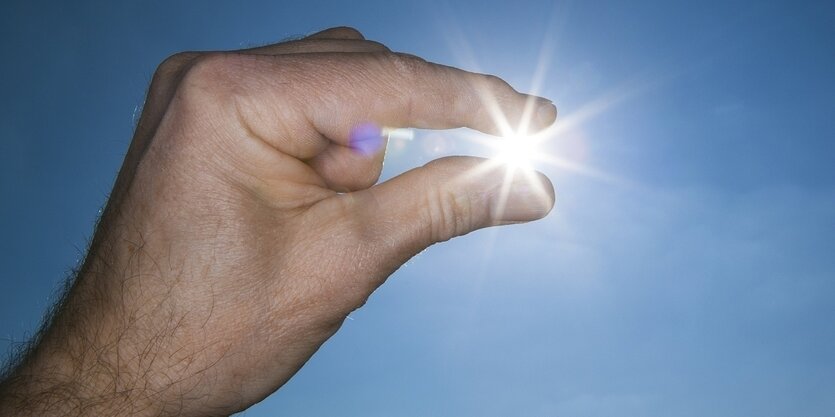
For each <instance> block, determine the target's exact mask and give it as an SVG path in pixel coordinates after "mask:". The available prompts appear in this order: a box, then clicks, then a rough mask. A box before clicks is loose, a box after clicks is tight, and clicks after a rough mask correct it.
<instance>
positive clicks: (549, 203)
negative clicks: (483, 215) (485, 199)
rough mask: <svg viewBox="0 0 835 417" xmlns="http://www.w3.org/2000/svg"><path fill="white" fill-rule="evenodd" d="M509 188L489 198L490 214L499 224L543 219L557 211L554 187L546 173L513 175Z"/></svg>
mask: <svg viewBox="0 0 835 417" xmlns="http://www.w3.org/2000/svg"><path fill="white" fill-rule="evenodd" d="M513 175H514V179H513V181H512V182H511V183H510V185H509V187H508V188H507V189H506V190H505V189H499V190H498V191H499V192H494V193H491V195H490V214H491V217H492V218H493V220H494V221H498V222H513V223H515V222H528V221H533V220H538V219H541V218H543V217H545V216H547V215H548V213H550V212H551V210H552V209H553V208H554V202H555V200H556V193H555V192H554V185H553V184H552V183H551V180H550V179H548V177H546V176H545V174H543V173H541V172H538V171H530V172H526V171H522V172H516V173H514V174H513Z"/></svg>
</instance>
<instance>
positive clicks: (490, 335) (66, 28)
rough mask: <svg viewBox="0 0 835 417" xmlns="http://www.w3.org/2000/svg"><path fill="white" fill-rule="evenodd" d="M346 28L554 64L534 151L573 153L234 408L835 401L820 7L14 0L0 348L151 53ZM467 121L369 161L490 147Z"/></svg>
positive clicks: (3, 18)
mask: <svg viewBox="0 0 835 417" xmlns="http://www.w3.org/2000/svg"><path fill="white" fill-rule="evenodd" d="M335 25H352V26H355V27H357V28H359V29H361V30H362V31H363V32H364V33H365V34H366V36H367V37H368V38H370V39H374V40H378V41H382V42H384V43H386V44H387V45H389V46H390V47H391V48H393V49H396V50H401V51H407V52H411V53H415V54H418V55H421V56H423V57H425V58H427V59H430V60H434V61H439V62H443V63H448V64H453V65H459V66H462V67H464V68H467V69H473V70H480V71H484V72H490V73H494V74H497V75H499V76H502V77H503V78H505V79H507V80H508V81H510V82H511V83H512V84H514V85H515V86H516V87H517V88H519V89H520V90H526V89H529V88H531V86H532V76H533V74H534V72H535V69H536V68H537V65H538V64H539V63H540V62H542V63H544V64H545V68H546V69H545V71H544V73H543V74H544V78H543V83H542V85H541V88H540V89H539V94H541V95H544V96H547V97H549V98H552V99H553V100H554V101H555V102H556V104H557V106H558V107H559V109H560V120H559V121H558V123H564V124H565V125H566V127H565V128H564V129H562V130H561V131H560V133H559V134H557V135H555V136H554V137H553V138H551V139H550V140H549V141H548V142H547V143H546V144H544V145H543V151H544V152H547V153H549V154H552V155H557V156H559V157H560V158H562V159H563V160H566V161H569V162H571V163H572V164H574V166H578V167H581V168H583V169H581V170H576V169H575V170H571V169H565V168H561V167H557V166H553V165H550V164H540V165H538V167H539V169H541V170H542V171H544V172H546V173H547V174H548V175H549V176H550V177H551V179H552V181H553V182H554V184H555V186H556V188H557V206H556V208H555V210H554V212H553V213H552V214H551V215H550V216H549V217H547V218H546V219H545V220H543V221H541V222H537V223H533V224H528V225H523V226H516V227H512V228H502V229H492V230H487V231H480V232H476V233H473V234H471V235H469V236H466V237H463V238H460V239H457V240H454V241H451V242H448V243H446V244H443V245H439V246H436V247H433V248H430V249H429V250H427V251H426V252H424V253H422V254H420V255H419V256H417V257H416V258H415V259H413V260H412V261H410V262H409V263H408V264H407V265H406V266H405V267H403V268H402V269H401V270H400V271H398V272H397V273H396V274H394V275H393V276H392V278H391V279H390V280H389V282H388V283H387V284H386V285H385V286H383V287H382V288H381V289H380V290H379V291H378V292H377V293H376V294H375V295H374V296H373V297H372V298H371V300H370V301H369V303H368V304H367V305H366V306H365V307H364V308H363V309H362V310H360V311H357V312H355V313H354V314H353V315H352V320H349V321H347V322H346V324H345V326H344V327H343V329H342V330H341V331H340V332H339V333H338V334H337V335H336V336H335V337H334V338H333V339H331V340H330V341H329V342H328V343H326V344H325V346H324V347H323V348H322V349H321V350H320V351H319V353H317V354H316V355H315V356H314V357H313V359H312V360H311V361H310V362H309V363H308V365H307V366H306V367H305V368H304V369H302V371H301V372H299V374H298V375H297V376H296V377H295V378H294V379H293V380H292V381H291V382H290V383H288V384H287V385H286V386H285V387H284V388H283V389H282V390H280V391H279V392H278V393H277V394H275V395H273V396H271V397H270V398H268V399H267V400H266V401H264V402H263V403H261V404H259V405H257V406H255V407H253V408H252V409H250V410H249V411H247V412H246V413H245V415H247V416H268V415H270V416H271V415H305V416H326V415H348V416H352V415H357V416H360V415H361V416H420V415H450V416H451V415H456V416H506V415H532V416H533V415H536V416H544V415H548V416H572V417H581V416H589V417H591V416H604V415H605V416H609V415H629V416H703V415H712V416H739V415H757V416H797V415H804V416H832V415H835V411H833V410H835V379H833V378H832V376H833V375H835V325H833V324H832V322H833V319H835V256H833V253H835V163H833V156H835V117H833V114H835V77H833V74H835V50H834V49H833V42H835V5H833V4H832V3H831V2H830V3H829V4H827V3H826V2H766V1H763V2H735V1H722V2H718V1H717V2H667V1H644V2H617V1H599V2H590V1H587V2H580V1H577V2H557V3H550V2H535V1H531V2H516V3H515V4H512V3H511V2H498V1H497V2H485V1H472V2H449V3H444V2H414V3H406V2H390V1H389V2H384V1H379V2H331V3H329V2H321V1H310V2H297V3H290V2H267V1H261V2H259V1H241V2H235V3H231V2H230V3H223V2H204V1H200V2H197V1H194V2H163V1H152V2H136V1H131V2H124V3H122V4H116V3H115V2H89V1H79V2H52V3H50V2H20V1H18V2H9V3H7V4H5V7H4V12H3V13H2V14H0V28H2V29H0V31H2V37H0V53H2V56H3V57H4V59H3V64H2V65H0V75H2V77H0V91H2V96H1V97H2V98H0V129H2V130H0V195H2V205H0V230H2V233H3V235H4V236H6V238H5V239H3V240H2V242H0V245H2V246H0V257H1V258H0V259H2V264H3V270H2V275H1V276H0V337H2V339H3V340H2V342H0V349H3V350H7V349H8V348H9V347H10V346H11V345H12V344H13V343H14V342H17V341H20V340H23V339H25V337H26V336H27V335H28V334H31V332H32V331H33V329H34V328H35V327H36V325H37V323H38V320H39V318H40V316H41V314H42V312H43V311H44V310H45V309H46V307H47V306H49V305H50V303H51V294H52V293H53V292H54V290H55V288H56V287H57V286H58V285H59V283H60V282H61V281H62V280H63V279H64V277H65V275H66V273H67V271H69V270H70V269H71V268H72V267H73V265H74V264H75V263H76V262H77V261H78V259H79V258H80V256H81V251H82V250H83V248H84V246H85V242H86V238H87V237H89V235H90V233H91V228H92V226H93V222H94V220H95V218H96V215H97V212H98V210H99V207H100V206H101V205H102V204H103V202H104V201H105V198H106V195H107V193H108V191H109V189H110V186H111V183H112V181H113V178H114V176H115V174H116V172H117V170H118V167H119V165H120V163H121V158H122V157H123V155H124V152H125V150H126V148H127V144H128V142H129V140H130V136H131V133H132V128H133V121H134V117H135V112H136V109H137V106H139V105H141V102H142V98H143V94H144V91H145V87H146V84H147V82H148V81H149V79H150V77H151V74H152V72H153V69H154V67H155V66H156V64H157V63H158V62H159V61H160V60H162V59H163V58H164V57H166V56H167V55H169V54H171V53H174V52H176V51H180V50H188V49H234V48H239V47H245V46H252V45H256V44H263V43H268V42H271V41H275V40H279V39H282V38H285V37H287V36H292V35H300V34H304V33H309V32H311V31H315V30H318V29H322V28H325V27H328V26H335ZM543 45H546V47H545V48H544V50H545V51H549V52H550V53H548V54H543V53H542V51H543ZM543 56H544V57H545V58H544V59H542V58H541V57H543ZM461 133H462V132H418V134H417V137H416V138H415V139H414V140H412V141H403V142H399V143H396V144H393V147H392V149H390V152H389V155H388V159H387V161H386V166H385V171H384V176H386V177H390V176H392V175H395V174H396V173H398V172H401V171H403V170H405V169H408V168H410V167H413V166H417V165H419V164H422V163H424V162H426V161H428V160H431V159H433V158H436V157H439V156H441V155H446V154H454V153H469V154H486V153H487V150H485V149H480V148H478V147H475V146H473V145H472V144H470V143H467V142H462V141H461V140H460V138H459V136H461ZM247 342H248V343H259V341H257V340H253V341H247Z"/></svg>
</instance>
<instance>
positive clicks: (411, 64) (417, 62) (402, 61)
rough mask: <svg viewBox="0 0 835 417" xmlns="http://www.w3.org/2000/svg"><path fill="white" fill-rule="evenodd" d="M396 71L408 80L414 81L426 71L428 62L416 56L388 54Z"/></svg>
mask: <svg viewBox="0 0 835 417" xmlns="http://www.w3.org/2000/svg"><path fill="white" fill-rule="evenodd" d="M387 55H388V57H389V59H390V61H391V65H392V66H393V67H394V71H395V72H396V73H397V74H399V75H401V76H404V77H406V78H407V79H410V80H411V79H414V78H416V77H418V76H419V75H420V74H421V73H422V72H424V71H425V70H426V60H424V59H423V58H420V57H418V56H415V55H410V54H404V53H391V54H387Z"/></svg>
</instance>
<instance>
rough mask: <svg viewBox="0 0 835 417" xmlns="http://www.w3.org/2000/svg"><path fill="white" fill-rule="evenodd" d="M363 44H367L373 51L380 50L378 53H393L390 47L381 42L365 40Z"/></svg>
mask: <svg viewBox="0 0 835 417" xmlns="http://www.w3.org/2000/svg"><path fill="white" fill-rule="evenodd" d="M362 42H364V43H365V44H367V45H368V46H369V47H370V48H371V49H375V50H378V51H381V52H389V53H390V52H391V49H390V48H389V47H388V46H386V45H385V44H383V43H381V42H377V41H369V40H364V41H362Z"/></svg>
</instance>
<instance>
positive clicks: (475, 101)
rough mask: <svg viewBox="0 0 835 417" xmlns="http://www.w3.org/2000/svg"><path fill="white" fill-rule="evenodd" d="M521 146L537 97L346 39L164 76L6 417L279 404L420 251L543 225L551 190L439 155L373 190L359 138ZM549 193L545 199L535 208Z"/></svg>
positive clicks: (186, 67) (213, 59)
mask: <svg viewBox="0 0 835 417" xmlns="http://www.w3.org/2000/svg"><path fill="white" fill-rule="evenodd" d="M485 96H491V97H495V99H496V102H497V103H498V107H499V109H500V110H501V112H502V113H503V114H505V115H506V117H507V119H508V121H509V122H510V123H511V125H513V124H514V123H516V122H517V121H518V120H519V119H520V118H521V117H522V113H523V111H524V109H525V106H526V104H527V105H529V106H533V107H532V108H533V109H534V114H535V115H536V117H534V118H533V121H532V122H531V130H538V129H542V128H544V127H546V126H548V125H550V124H551V123H552V122H553V121H554V119H555V118H556V109H555V108H554V106H553V105H552V104H551V103H550V102H549V101H547V100H544V99H540V98H537V97H533V96H528V95H524V94H521V93H518V92H516V91H515V90H513V89H512V88H511V87H510V86H509V85H507V84H506V83H505V82H504V81H502V80H500V79H498V78H496V77H492V76H487V75H480V74H473V73H468V72H465V71H462V70H458V69H455V68H451V67H446V66H441V65H437V64H432V63H428V62H426V61H423V60H422V59H420V58H417V57H413V56H410V55H405V54H397V53H393V52H391V51H390V50H389V49H388V48H386V47H385V46H383V45H382V44H380V43H376V42H371V41H367V40H365V39H364V38H363V36H362V35H361V34H360V33H359V32H358V31H356V30H354V29H351V28H334V29H329V30H326V31H323V32H320V33H317V34H314V35H312V36H309V37H307V38H304V39H301V40H298V41H292V42H286V43H280V44H275V45H269V46H265V47H260V48H254V49H248V50H241V51H234V52H222V53H220V52H216V53H181V54H177V55H174V56H172V57H171V58H169V59H167V60H166V61H165V62H164V63H162V64H161V65H160V67H159V69H158V70H157V72H156V74H155V76H154V79H153V81H152V83H151V86H150V89H149V93H148V97H147V101H146V104H145V108H144V111H143V114H142V118H141V120H140V122H139V124H138V127H137V130H136V133H135V136H134V138H133V141H132V142H131V145H130V149H129V150H128V153H127V156H126V158H125V161H124V164H123V166H122V169H121V171H120V173H119V176H118V178H117V180H116V184H115V186H114V189H113V192H112V194H111V197H110V200H109V202H108V204H107V207H106V210H105V212H104V214H103V216H102V219H101V221H100V224H99V226H98V228H97V231H96V233H95V236H94V239H93V241H92V243H91V247H90V250H89V253H88V255H87V258H86V261H85V263H84V265H83V267H82V268H81V269H80V271H79V273H78V275H77V278H76V280H75V281H74V282H73V284H72V286H71V288H70V289H69V291H68V292H67V294H66V296H65V299H64V301H63V302H62V303H61V304H59V306H58V307H56V310H55V314H54V316H53V319H52V320H51V323H50V324H49V325H48V326H46V327H45V329H44V330H43V331H42V334H41V335H40V337H39V338H38V340H36V342H35V343H33V345H32V347H31V349H30V350H29V351H28V353H27V355H25V357H24V358H23V359H22V360H21V361H20V363H19V365H18V366H17V367H16V368H15V369H13V370H12V371H11V372H9V373H8V375H7V377H6V379H5V381H4V382H3V383H2V384H0V415H17V416H36V415H37V416H58V415H61V416H81V415H96V416H116V415H130V416H145V415H148V416H173V415H177V416H220V415H229V414H232V413H235V412H238V411H241V410H244V409H246V408H247V407H249V406H251V405H252V404H255V403H256V402H258V401H260V400H262V399H263V398H265V397H266V396H268V395H269V394H270V393H272V392H274V391H275V390H277V389H278V388H279V387H281V386H282V385H283V384H284V383H285V382H286V381H287V380H288V379H289V378H290V377H292V376H293V374H294V373H296V372H297V371H298V370H299V368H301V366H302V365H303V364H304V363H305V362H306V361H307V360H308V359H309V358H310V356H311V355H312V354H313V353H314V352H315V351H316V350H317V349H318V347H319V346H320V345H321V344H322V343H324V342H325V340H327V339H328V338H329V337H330V336H331V335H333V334H334V333H335V332H336V331H337V330H338V329H339V327H340V325H341V324H342V322H343V320H344V319H345V317H346V316H347V315H348V314H349V313H350V312H351V311H353V310H355V309H357V308H359V307H360V306H362V305H363V304H364V303H365V301H366V300H367V298H368V297H369V295H371V293H372V292H373V291H374V290H375V289H376V288H377V287H378V286H380V285H381V284H382V283H383V282H384V281H385V279H386V278H387V277H388V276H389V275H391V274H392V273H393V272H394V271H395V270H396V269H397V268H398V267H399V266H400V265H402V264H403V263H404V262H406V261H407V260H408V259H409V258H411V257H412V256H414V255H415V254H417V253H418V252H420V251H421V250H423V249H425V248H426V247H427V246H429V245H431V244H433V243H436V242H441V241H445V240H448V239H450V238H452V237H455V236H459V235H463V234H466V233H469V232H471V231H473V230H476V229H479V228H483V227H487V226H493V225H500V224H510V223H518V222H524V221H530V220H534V219H538V218H541V217H543V216H545V215H546V214H547V213H548V212H549V211H550V209H551V207H552V205H553V201H554V194H553V188H552V186H551V184H550V182H549V181H548V180H547V178H545V177H544V176H543V175H541V174H535V176H534V177H533V179H525V178H526V177H525V176H515V177H514V180H513V182H512V183H511V184H510V187H509V192H508V193H507V202H506V203H505V204H502V201H501V200H502V193H501V187H502V183H503V181H504V179H505V174H506V172H505V169H506V168H503V167H498V168H493V169H488V170H481V171H478V173H477V174H472V172H473V168H476V167H478V166H480V165H481V164H482V163H483V162H484V161H483V160H481V159H478V158H471V157H452V158H442V159H439V160H436V161H433V162H431V163H429V164H427V165H425V166H423V167H420V168H417V169H414V170H412V171H409V172H406V173H404V174H402V175H400V176H398V177H396V178H393V179H391V180H389V181H386V182H384V183H381V184H376V185H375V183H376V182H377V180H378V179H379V176H380V171H381V168H382V161H383V152H384V150H383V149H379V150H378V151H377V152H374V153H372V154H371V155H368V154H365V153H362V152H357V150H356V149H354V148H352V147H351V146H350V143H349V136H350V132H351V129H352V128H353V127H355V126H357V125H359V124H361V123H364V122H369V121H371V122H374V123H376V124H378V125H382V126H389V127H406V126H411V127H420V128H434V129H443V128H454V127H462V126H465V127H470V128H473V129H477V130H480V131H484V132H488V133H497V131H498V128H497V126H496V124H495V123H494V121H493V117H491V113H490V112H489V111H488V109H487V108H486V107H485V106H484V105H483V102H482V98H483V97H485ZM543 190H544V192H543Z"/></svg>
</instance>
